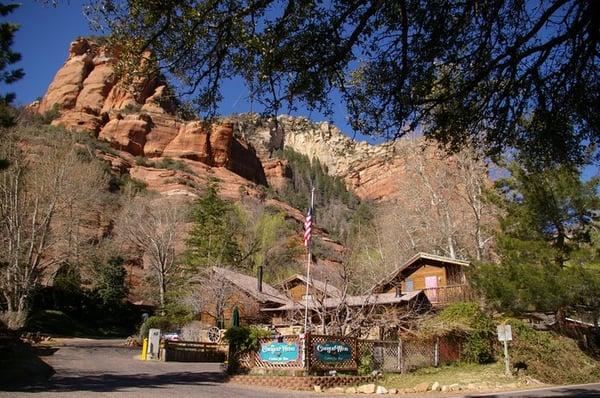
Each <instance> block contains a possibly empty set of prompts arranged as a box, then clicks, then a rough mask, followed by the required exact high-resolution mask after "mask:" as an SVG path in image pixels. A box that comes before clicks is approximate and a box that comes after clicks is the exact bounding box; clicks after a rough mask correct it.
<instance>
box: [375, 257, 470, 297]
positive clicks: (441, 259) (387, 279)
mask: <svg viewBox="0 0 600 398" xmlns="http://www.w3.org/2000/svg"><path fill="white" fill-rule="evenodd" d="M422 259H425V260H432V261H437V262H440V263H444V264H454V265H459V266H462V267H468V266H469V262H468V261H464V260H457V259H455V258H450V257H444V256H438V255H435V254H429V253H422V252H419V253H417V254H415V255H414V256H412V257H411V258H409V259H408V260H407V261H406V262H405V263H404V264H402V265H400V266H399V267H398V268H396V269H395V270H394V271H393V272H392V273H391V274H389V275H387V276H386V277H384V278H383V279H381V280H380V281H379V282H377V283H376V284H375V286H373V287H372V288H371V291H377V290H378V289H379V288H380V287H381V286H384V285H386V284H388V283H390V282H391V281H393V280H394V279H395V278H396V277H397V276H398V275H399V274H400V273H401V272H402V271H404V270H405V269H406V268H408V267H410V266H411V265H412V264H414V263H415V262H417V261H419V260H422Z"/></svg>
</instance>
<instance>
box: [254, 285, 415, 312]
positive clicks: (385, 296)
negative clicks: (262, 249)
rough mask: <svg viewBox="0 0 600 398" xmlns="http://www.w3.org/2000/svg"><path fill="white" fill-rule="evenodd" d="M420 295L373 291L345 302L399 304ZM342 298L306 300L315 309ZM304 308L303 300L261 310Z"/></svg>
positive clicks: (352, 305)
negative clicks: (320, 301)
mask: <svg viewBox="0 0 600 398" xmlns="http://www.w3.org/2000/svg"><path fill="white" fill-rule="evenodd" d="M419 295H421V296H422V298H423V299H424V300H427V296H425V294H424V293H423V291H422V290H415V291H413V292H407V293H404V294H402V295H401V296H397V295H396V293H395V292H392V293H379V294H377V293H375V294H370V295H362V296H347V297H346V304H347V305H348V306H350V307H358V306H361V305H367V306H370V305H378V304H399V303H405V302H409V301H411V300H413V299H415V298H416V297H417V296H419ZM341 302H342V300H341V299H340V298H338V297H330V298H326V299H325V300H323V304H320V303H316V302H315V301H314V300H311V299H310V298H309V300H308V308H309V309H315V308H317V307H321V306H324V307H325V308H335V307H337V306H339V305H340V304H341ZM304 308H305V303H304V301H301V302H297V303H288V304H286V305H283V306H281V307H277V308H265V309H263V310H262V311H291V310H301V309H304Z"/></svg>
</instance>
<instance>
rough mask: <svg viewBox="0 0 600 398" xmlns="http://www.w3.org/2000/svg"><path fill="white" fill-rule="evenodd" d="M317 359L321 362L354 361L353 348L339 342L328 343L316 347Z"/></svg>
mask: <svg viewBox="0 0 600 398" xmlns="http://www.w3.org/2000/svg"><path fill="white" fill-rule="evenodd" d="M314 351H315V357H316V358H317V359H318V360H319V361H321V362H344V361H348V360H350V359H352V347H350V346H349V345H348V344H346V343H341V342H339V341H327V342H325V343H319V344H316V345H315V346H314Z"/></svg>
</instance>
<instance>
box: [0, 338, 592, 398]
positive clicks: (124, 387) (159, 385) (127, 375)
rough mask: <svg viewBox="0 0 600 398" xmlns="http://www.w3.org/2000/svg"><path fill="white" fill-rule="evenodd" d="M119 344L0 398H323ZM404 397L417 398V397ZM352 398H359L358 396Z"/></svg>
mask: <svg viewBox="0 0 600 398" xmlns="http://www.w3.org/2000/svg"><path fill="white" fill-rule="evenodd" d="M121 343H122V342H121V341H114V340H112V341H111V340H103V341H97V340H86V339H70V340H67V341H65V343H64V345H63V346H59V347H56V348H53V349H49V350H47V355H46V356H44V357H42V359H43V360H44V361H46V362H47V363H48V364H50V365H51V366H52V367H54V370H55V371H56V374H55V375H54V376H53V377H52V378H51V379H50V380H49V381H48V382H47V383H44V384H39V385H34V386H25V387H20V388H13V389H12V390H11V391H3V388H2V387H1V386H0V397H1V398H8V397H11V398H13V397H14V398H21V397H32V398H33V397H36V398H46V397H48V398H50V397H52V398H58V397H68V398H75V397H93V398H94V397H108V396H110V397H118V398H126V397H144V398H146V397H148V398H153V397H169V398H187V397H194V398H196V397H206V398H227V397H240V398H259V397H273V398H303V397H325V396H327V394H316V393H309V392H293V391H286V390H273V389H262V388H258V387H250V386H244V385H239V384H232V383H225V382H224V378H223V373H222V370H221V367H220V365H219V364H210V363H175V362H154V361H140V360H138V359H137V358H136V357H137V355H138V354H139V350H138V349H135V350H134V349H130V348H125V347H120V346H118V345H119V344H121ZM463 394H464V393H463ZM336 396H338V397H340V396H341V395H336ZM349 396H353V395H349ZM406 396H407V397H418V396H419V395H417V394H414V395H406ZM422 396H425V397H430V398H434V397H441V396H444V397H461V396H462V397H488V398H513V397H514V398H517V397H518V398H521V397H536V398H538V397H539V398H541V397H581V398H589V397H600V384H588V385H583V386H569V387H555V388H550V389H539V390H527V391H522V392H511V393H493V394H469V395H460V394H456V395H450V394H445V395H437V394H432V393H427V394H424V395H422ZM353 397H355V398H356V397H360V395H354V396H353Z"/></svg>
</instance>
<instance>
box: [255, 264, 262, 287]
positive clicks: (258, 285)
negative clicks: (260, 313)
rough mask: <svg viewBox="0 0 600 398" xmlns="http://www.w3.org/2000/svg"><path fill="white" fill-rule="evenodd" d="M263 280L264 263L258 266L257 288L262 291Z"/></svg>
mask: <svg viewBox="0 0 600 398" xmlns="http://www.w3.org/2000/svg"><path fill="white" fill-rule="evenodd" d="M262 280H263V267H262V265H259V266H258V275H257V276H256V283H257V286H256V289H257V290H258V291H259V292H260V293H262Z"/></svg>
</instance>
